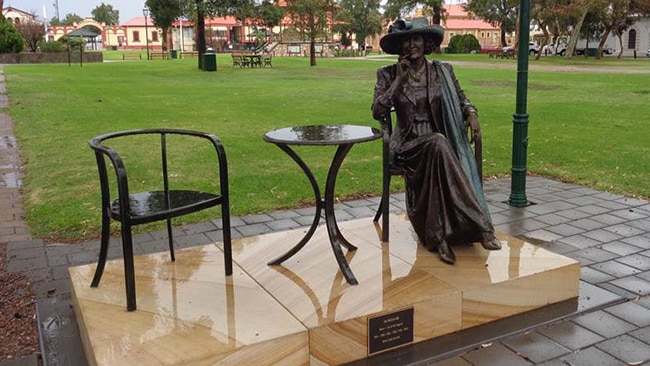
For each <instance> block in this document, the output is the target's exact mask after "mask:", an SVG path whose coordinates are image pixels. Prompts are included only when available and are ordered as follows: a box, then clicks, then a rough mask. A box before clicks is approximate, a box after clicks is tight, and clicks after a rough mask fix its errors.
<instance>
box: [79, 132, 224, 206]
mask: <svg viewBox="0 0 650 366" xmlns="http://www.w3.org/2000/svg"><path fill="white" fill-rule="evenodd" d="M170 136H174V140H177V138H176V137H177V136H182V137H193V138H198V139H201V140H204V141H206V142H207V144H206V146H205V148H206V149H210V150H214V153H215V155H216V159H215V160H212V162H213V163H210V164H215V163H216V164H217V166H216V168H217V170H214V171H218V187H217V186H216V184H215V183H214V182H213V180H212V181H210V180H207V181H208V182H210V183H208V185H210V186H211V187H212V190H214V191H218V192H219V195H221V196H223V197H224V199H225V200H227V199H228V197H229V194H228V193H229V192H228V167H227V162H226V155H225V150H224V148H223V145H222V144H221V141H220V140H219V138H218V137H216V136H214V135H212V134H209V133H203V132H197V131H189V130H176V129H143V130H130V131H120V132H114V133H108V134H104V135H101V136H97V137H95V138H93V139H91V140H90V142H89V145H90V147H91V148H92V149H93V150H94V151H95V158H96V160H97V168H98V173H99V179H100V188H101V195H102V209H104V210H105V209H107V208H108V205H109V204H110V201H111V185H113V186H117V198H118V199H119V200H120V202H123V203H124V204H123V205H121V207H123V210H122V209H121V211H124V212H120V214H121V215H129V213H130V206H129V201H130V200H129V197H130V193H131V192H130V187H129V184H130V183H129V180H131V182H134V180H133V178H134V177H136V175H131V173H132V172H133V171H134V170H143V171H145V172H143V173H142V174H143V176H145V177H146V178H142V176H140V175H137V181H136V182H137V183H136V184H137V185H138V186H141V185H145V184H147V185H149V186H157V187H158V189H156V190H160V191H163V192H164V193H165V194H166V195H167V193H168V192H169V190H170V179H172V180H174V182H175V183H176V181H180V179H175V178H176V177H177V176H179V175H180V174H181V171H182V172H183V173H185V170H184V169H181V168H180V167H181V165H183V164H186V163H188V162H189V163H191V162H192V158H191V157H188V155H189V154H182V155H183V158H182V159H183V161H182V162H181V161H180V160H179V161H178V163H176V164H175V165H174V170H173V171H171V172H170V169H169V166H170V164H169V155H170V153H169V150H173V152H177V151H180V150H185V151H186V150H187V149H192V151H197V152H198V151H202V150H201V148H200V145H199V144H197V142H196V141H194V142H191V141H190V140H187V141H184V147H178V146H175V144H173V145H172V146H170V141H169V140H170ZM120 140H124V141H120ZM179 141H180V139H179ZM109 142H110V143H111V146H108V143H109ZM154 142H155V144H156V145H157V146H154ZM140 143H144V145H140ZM115 146H120V147H122V148H126V149H128V151H125V152H121V153H119V154H118V152H117V148H116V147H115ZM155 150H159V152H155ZM124 157H126V158H127V160H128V161H129V162H131V164H130V165H129V167H134V166H136V165H137V166H138V168H137V169H136V168H134V169H131V170H130V171H129V174H130V175H131V177H130V178H128V177H127V164H125V159H124ZM106 160H108V161H110V163H111V165H112V167H113V170H114V173H115V177H116V180H115V182H113V183H112V182H111V179H110V175H109V173H108V172H109V169H108V164H107V163H106ZM175 162H176V160H175ZM158 164H159V167H160V169H157V168H156V165H158ZM187 170H188V171H189V170H190V169H189V168H188V169H187ZM197 173H199V172H197ZM200 173H201V176H198V174H197V177H196V180H197V181H199V180H202V181H204V182H205V181H206V179H207V178H206V177H207V175H205V176H204V174H209V173H208V172H207V171H200ZM215 174H216V173H215ZM156 175H158V178H156V177H155V176H156ZM183 178H185V177H183ZM215 178H216V176H215ZM145 180H146V181H147V182H146V183H145V182H143V181H145ZM177 184H182V183H180V182H178V183H177ZM138 190H140V189H138ZM143 190H145V189H143ZM206 190H207V188H206ZM123 217H127V216H123Z"/></svg>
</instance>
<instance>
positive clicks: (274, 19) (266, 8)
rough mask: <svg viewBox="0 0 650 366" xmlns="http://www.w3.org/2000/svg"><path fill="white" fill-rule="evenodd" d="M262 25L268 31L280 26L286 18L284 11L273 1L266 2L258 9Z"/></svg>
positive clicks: (266, 0) (265, 0) (267, 0)
mask: <svg viewBox="0 0 650 366" xmlns="http://www.w3.org/2000/svg"><path fill="white" fill-rule="evenodd" d="M256 14H257V17H258V19H259V21H260V23H261V24H262V25H263V26H264V27H265V28H267V29H269V28H271V29H272V28H273V27H275V26H277V25H280V23H281V22H282V19H283V18H284V9H283V8H281V7H279V6H277V5H275V4H274V3H273V2H272V1H271V0H264V1H262V3H261V4H260V5H259V6H258V7H257V9H256Z"/></svg>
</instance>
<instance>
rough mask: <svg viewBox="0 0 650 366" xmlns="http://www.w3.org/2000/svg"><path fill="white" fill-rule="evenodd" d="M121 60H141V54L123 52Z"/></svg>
mask: <svg viewBox="0 0 650 366" xmlns="http://www.w3.org/2000/svg"><path fill="white" fill-rule="evenodd" d="M122 60H142V53H141V52H137V53H136V52H124V53H122Z"/></svg>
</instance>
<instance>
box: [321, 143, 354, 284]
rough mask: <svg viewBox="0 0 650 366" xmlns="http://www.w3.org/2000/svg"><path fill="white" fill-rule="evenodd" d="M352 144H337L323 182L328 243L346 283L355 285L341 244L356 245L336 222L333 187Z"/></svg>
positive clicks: (347, 246)
mask: <svg viewBox="0 0 650 366" xmlns="http://www.w3.org/2000/svg"><path fill="white" fill-rule="evenodd" d="M352 145H353V144H344V145H339V147H338V149H336V154H334V159H333V160H332V164H331V165H330V170H329V172H328V173H327V182H326V183H325V223H326V224H327V234H328V235H329V238H330V244H331V245H332V250H333V251H334V256H335V257H336V261H337V262H338V264H339V268H341V272H343V275H344V276H345V279H346V280H347V281H348V283H349V284H351V285H356V284H358V283H359V282H357V279H356V278H355V277H354V274H353V273H352V270H351V269H350V265H349V264H348V261H347V260H346V259H345V255H344V254H343V250H342V249H341V246H344V247H346V248H347V249H348V250H356V249H357V247H355V246H354V245H352V244H350V242H349V241H347V240H346V239H345V238H344V237H343V234H341V230H340V229H339V227H338V225H337V224H336V216H335V215H334V187H335V185H336V177H337V175H338V172H339V168H341V164H342V163H343V159H345V156H346V155H347V154H348V152H349V151H350V149H351V148H352Z"/></svg>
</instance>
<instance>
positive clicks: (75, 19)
mask: <svg viewBox="0 0 650 366" xmlns="http://www.w3.org/2000/svg"><path fill="white" fill-rule="evenodd" d="M55 20H56V22H55ZM82 20H84V18H82V17H80V16H79V15H77V14H74V13H72V14H66V16H65V18H63V20H59V19H58V18H57V17H53V18H52V21H50V25H73V24H74V23H79V22H81V21H82Z"/></svg>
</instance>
